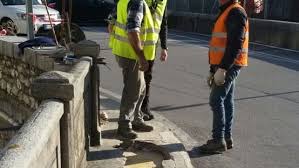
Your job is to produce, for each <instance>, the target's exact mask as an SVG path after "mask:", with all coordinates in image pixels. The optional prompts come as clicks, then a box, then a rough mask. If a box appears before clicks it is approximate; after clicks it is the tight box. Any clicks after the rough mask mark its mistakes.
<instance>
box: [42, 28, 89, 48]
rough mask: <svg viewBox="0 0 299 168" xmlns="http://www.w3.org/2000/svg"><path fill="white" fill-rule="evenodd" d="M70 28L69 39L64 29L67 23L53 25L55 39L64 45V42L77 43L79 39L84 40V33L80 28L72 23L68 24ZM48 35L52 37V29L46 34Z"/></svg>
mask: <svg viewBox="0 0 299 168" xmlns="http://www.w3.org/2000/svg"><path fill="white" fill-rule="evenodd" d="M70 28H71V40H69V37H68V35H67V32H66V29H67V25H66V24H59V25H56V26H54V30H55V33H56V36H57V40H58V43H59V44H61V45H63V46H64V45H65V43H70V42H71V43H78V42H80V41H83V40H86V36H85V34H84V32H83V31H82V30H81V28H80V27H79V26H78V25H76V24H74V23H72V24H71V25H70ZM47 36H48V37H51V38H54V35H53V33H52V31H51V30H50V31H48V34H47Z"/></svg>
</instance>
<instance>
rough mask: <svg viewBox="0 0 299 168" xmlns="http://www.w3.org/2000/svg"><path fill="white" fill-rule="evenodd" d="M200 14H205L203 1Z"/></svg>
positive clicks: (203, 0) (203, 1)
mask: <svg viewBox="0 0 299 168" xmlns="http://www.w3.org/2000/svg"><path fill="white" fill-rule="evenodd" d="M201 13H205V0H202V8H201Z"/></svg>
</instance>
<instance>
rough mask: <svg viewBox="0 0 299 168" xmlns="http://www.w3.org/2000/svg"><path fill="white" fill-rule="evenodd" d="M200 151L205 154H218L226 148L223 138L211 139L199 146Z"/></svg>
mask: <svg viewBox="0 0 299 168" xmlns="http://www.w3.org/2000/svg"><path fill="white" fill-rule="evenodd" d="M199 149H200V152H202V153H207V154H219V153H222V152H224V151H226V150H227V147H226V143H225V140H224V139H219V140H218V139H217V140H216V139H211V140H208V141H207V143H206V144H204V145H202V146H200V147H199Z"/></svg>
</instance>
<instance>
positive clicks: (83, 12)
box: [51, 0, 115, 25]
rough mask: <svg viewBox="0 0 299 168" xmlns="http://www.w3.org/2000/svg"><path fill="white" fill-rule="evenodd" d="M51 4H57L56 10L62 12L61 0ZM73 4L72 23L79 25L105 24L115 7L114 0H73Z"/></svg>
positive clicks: (55, 0)
mask: <svg viewBox="0 0 299 168" xmlns="http://www.w3.org/2000/svg"><path fill="white" fill-rule="evenodd" d="M51 2H52V3H54V2H56V4H55V9H56V10H58V11H60V12H62V10H61V6H62V4H61V3H62V1H61V0H59V1H58V0H51ZM66 2H67V0H66ZM72 4H73V6H72V22H74V23H77V24H79V25H85V24H101V23H104V22H105V21H104V20H105V19H107V17H108V15H109V13H110V12H111V11H112V9H113V8H114V5H115V4H114V0H72ZM66 11H67V9H66Z"/></svg>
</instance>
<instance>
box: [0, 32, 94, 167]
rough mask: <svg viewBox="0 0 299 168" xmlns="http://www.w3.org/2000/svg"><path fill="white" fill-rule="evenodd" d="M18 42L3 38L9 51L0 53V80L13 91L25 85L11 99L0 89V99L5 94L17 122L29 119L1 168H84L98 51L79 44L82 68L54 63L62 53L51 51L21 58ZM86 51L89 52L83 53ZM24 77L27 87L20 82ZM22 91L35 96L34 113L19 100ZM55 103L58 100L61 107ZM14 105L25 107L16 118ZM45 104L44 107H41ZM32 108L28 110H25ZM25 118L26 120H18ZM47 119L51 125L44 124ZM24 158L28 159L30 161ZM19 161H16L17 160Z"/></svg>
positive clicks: (27, 51) (6, 152) (36, 51)
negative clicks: (94, 66) (9, 85)
mask: <svg viewBox="0 0 299 168" xmlns="http://www.w3.org/2000/svg"><path fill="white" fill-rule="evenodd" d="M14 38H15V37H13V39H9V38H8V41H9V42H7V41H1V38H0V42H1V43H0V46H2V48H5V50H1V51H0V58H3V60H1V61H2V62H1V61H0V65H2V64H3V68H4V70H1V69H0V71H1V74H2V76H0V77H1V78H0V81H4V83H6V84H7V83H8V82H9V83H12V86H13V87H17V88H18V82H17V81H18V80H20V82H19V83H21V86H20V90H18V92H17V93H14V92H13V91H12V93H11V94H10V92H8V91H7V89H3V90H0V94H1V93H3V97H4V98H5V99H3V100H1V99H0V105H3V106H5V107H6V108H5V109H4V110H6V111H5V112H6V113H8V114H10V116H12V118H13V117H15V118H17V119H18V118H21V119H23V118H30V119H29V120H28V121H25V124H24V126H23V127H22V128H21V129H20V130H19V131H18V132H17V135H16V136H15V137H14V138H13V139H12V140H11V141H10V142H9V144H8V145H7V146H6V147H5V148H4V150H3V151H4V152H3V153H1V154H0V159H1V163H0V168H2V167H1V166H2V165H3V166H4V167H5V168H6V167H7V168H10V167H16V168H17V167H20V168H21V167H22V168H29V167H30V168H31V167H32V168H35V167H63V168H83V167H85V166H86V153H87V150H88V146H89V137H90V135H89V134H90V124H89V123H90V122H91V114H90V113H91V111H92V106H91V102H92V101H91V99H92V96H91V95H92V94H93V92H92V89H93V88H92V87H91V81H92V77H91V74H92V72H91V67H92V62H93V59H95V58H96V57H97V56H98V55H99V46H98V45H97V44H96V43H94V42H91V41H86V43H82V45H81V47H80V45H78V46H79V47H78V49H77V50H76V51H75V52H77V53H78V55H79V56H80V59H79V60H78V63H76V64H75V65H60V64H58V63H57V62H55V58H57V57H55V56H57V54H61V52H60V51H58V50H59V49H57V48H56V49H54V50H55V51H53V52H52V51H49V50H45V51H43V50H41V49H32V48H27V49H25V52H24V55H19V53H17V52H18V50H17V49H16V48H15V47H16V45H17V44H18V42H20V41H22V40H20V39H19V41H18V42H14V41H17V40H16V39H14ZM3 45H4V46H6V47H3ZM12 46H13V47H12ZM8 48H11V49H8ZM86 48H87V50H84V49H86ZM2 51H3V52H2ZM9 51H12V52H9ZM62 53H63V52H62ZM63 54H65V53H63ZM85 55H88V56H85ZM60 58H61V57H60ZM19 64H20V66H21V67H19V66H18V65H19ZM18 67H19V69H18ZM61 70H64V72H62V71H61ZM15 71H16V72H15ZM16 74H17V75H16ZM24 74H26V75H27V76H24ZM22 75H23V76H24V77H23V78H24V81H27V83H26V82H22V81H23V80H21V79H18V78H17V77H18V76H22ZM28 75H29V76H28ZM15 84H16V86H14V85H15ZM22 84H24V86H23V85H22ZM28 85H29V86H28ZM6 88H7V86H6ZM0 89H1V88H0ZM23 90H24V93H28V95H29V96H30V97H32V101H33V102H34V107H33V106H32V108H31V106H30V104H29V105H28V103H27V104H26V101H23V99H18V96H19V95H20V94H22V93H23ZM26 90H27V91H26ZM51 100H59V101H61V103H60V102H59V103H58V102H56V101H51ZM95 101H97V99H95ZM10 102H15V104H19V105H20V106H19V109H18V112H16V113H13V111H14V110H15V106H13V105H11V104H12V103H10ZM29 102H30V101H29ZM40 102H42V103H41V104H39V103H40ZM27 106H28V108H29V110H28V111H26V108H25V107H27ZM35 109H37V110H35ZM24 113H26V117H23V116H21V117H19V116H20V115H23V114H24ZM27 113H28V114H27ZM50 114H51V115H52V116H51V117H49V115H50ZM47 117H48V118H49V121H47V120H45V118H47ZM42 121H43V122H42ZM42 126H44V129H42ZM33 144H36V146H34V145H33ZM25 154H27V158H28V160H26V159H25V158H26V155H25ZM14 157H15V158H16V159H15V160H13V159H12V158H14ZM4 167H3V168H4Z"/></svg>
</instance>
